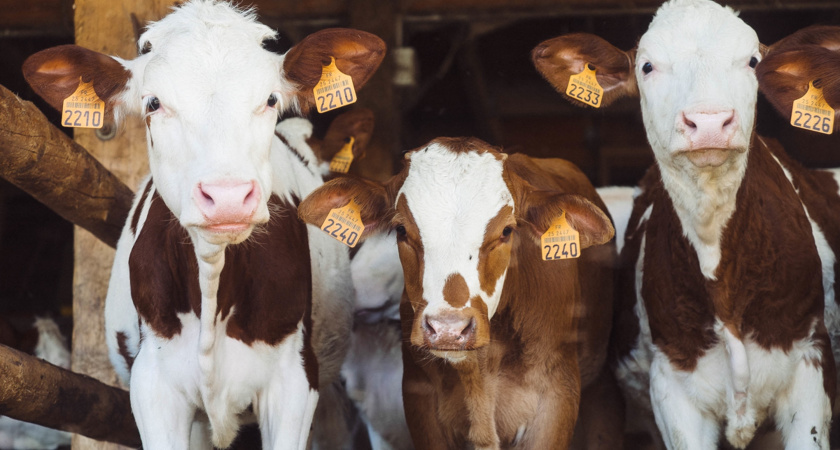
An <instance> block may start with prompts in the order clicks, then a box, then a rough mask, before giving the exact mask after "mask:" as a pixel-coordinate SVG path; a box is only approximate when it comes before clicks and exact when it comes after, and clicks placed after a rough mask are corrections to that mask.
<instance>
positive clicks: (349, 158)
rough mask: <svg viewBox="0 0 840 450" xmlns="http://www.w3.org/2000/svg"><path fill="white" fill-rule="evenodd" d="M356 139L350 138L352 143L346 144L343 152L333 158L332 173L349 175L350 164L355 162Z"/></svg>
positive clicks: (331, 163) (342, 149)
mask: <svg viewBox="0 0 840 450" xmlns="http://www.w3.org/2000/svg"><path fill="white" fill-rule="evenodd" d="M354 142H356V138H354V137H353V136H350V142H347V143H345V144H344V146H343V147H341V150H339V151H338V153H336V154H335V156H333V159H332V161H330V172H338V173H347V171H348V170H350V163H352V162H353V143H354Z"/></svg>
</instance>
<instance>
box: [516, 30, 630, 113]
mask: <svg viewBox="0 0 840 450" xmlns="http://www.w3.org/2000/svg"><path fill="white" fill-rule="evenodd" d="M634 60H635V50H630V51H629V52H624V51H621V50H619V49H618V48H616V47H614V46H613V45H612V44H610V43H609V42H607V41H605V40H604V39H601V38H600V37H598V36H595V35H591V34H587V33H572V34H567V35H565V36H560V37H556V38H554V39H549V40H547V41H544V42H542V43H541V44H539V45H538V46H537V47H535V48H534V50H532V51H531V61H532V62H533V63H534V66H535V67H536V68H537V71H538V72H539V73H540V74H541V75H542V76H543V78H545V79H546V81H548V82H549V84H551V85H552V86H554V88H555V89H556V90H557V92H559V93H561V94H562V97H563V98H565V99H566V100H569V101H571V102H572V103H574V104H575V105H578V106H583V105H584V104H583V103H581V102H578V101H575V100H572V99H571V98H569V97H568V96H567V95H565V92H566V87H567V86H568V85H569V78H570V77H571V76H572V75H575V74H578V73H581V72H582V71H583V69H584V64H590V65H592V66H593V67H594V68H595V72H596V75H595V77H596V78H597V79H598V83H599V84H600V85H601V87H603V88H604V98H603V99H602V101H601V105H609V104H610V103H612V102H613V101H615V100H618V99H619V98H621V97H625V96H631V97H638V95H639V89H638V87H637V86H636V78H635V72H634V71H633V61H634Z"/></svg>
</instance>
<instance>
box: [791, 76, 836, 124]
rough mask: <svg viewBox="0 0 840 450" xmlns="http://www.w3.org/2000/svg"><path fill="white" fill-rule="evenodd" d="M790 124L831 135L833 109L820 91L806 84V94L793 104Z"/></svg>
mask: <svg viewBox="0 0 840 450" xmlns="http://www.w3.org/2000/svg"><path fill="white" fill-rule="evenodd" d="M790 124H791V125H793V126H795V127H798V128H804V129H806V130H808V131H816V132H817V133H824V134H831V132H832V131H833V130H834V109H832V108H831V106H829V105H828V102H826V101H825V97H823V92H822V89H820V88H818V87H816V86H814V82H813V81H812V82H810V83H808V92H806V93H805V95H803V96H802V97H800V98H799V99H798V100H796V101H795V102H793V111H791V113H790Z"/></svg>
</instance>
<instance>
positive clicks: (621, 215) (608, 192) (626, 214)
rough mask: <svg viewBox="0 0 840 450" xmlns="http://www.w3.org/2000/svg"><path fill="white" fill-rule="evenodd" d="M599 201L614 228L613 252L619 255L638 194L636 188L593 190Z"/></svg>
mask: <svg viewBox="0 0 840 450" xmlns="http://www.w3.org/2000/svg"><path fill="white" fill-rule="evenodd" d="M595 190H596V191H598V195H600V196H601V200H603V201H604V204H606V205H607V210H608V211H609V212H610V216H612V220H613V228H615V250H616V252H618V253H621V249H622V248H624V235H625V231H626V230H627V222H628V221H629V220H630V214H631V213H632V212H633V199H635V198H636V196H637V195H638V192H639V188H637V187H629V186H605V187H599V188H597V189H595Z"/></svg>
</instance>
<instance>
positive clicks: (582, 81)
mask: <svg viewBox="0 0 840 450" xmlns="http://www.w3.org/2000/svg"><path fill="white" fill-rule="evenodd" d="M566 95H568V96H569V97H572V98H573V99H575V100H579V101H581V102H583V103H586V104H587V105H589V106H594V107H596V108H600V107H601V98H602V97H603V96H604V88H602V87H601V85H600V84H598V79H597V78H596V77H595V66H593V65H592V64H589V63H587V64H584V65H583V72H581V73H579V74H576V75H572V76H571V77H569V85H568V86H566Z"/></svg>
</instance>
